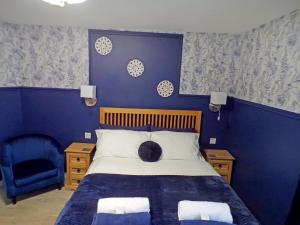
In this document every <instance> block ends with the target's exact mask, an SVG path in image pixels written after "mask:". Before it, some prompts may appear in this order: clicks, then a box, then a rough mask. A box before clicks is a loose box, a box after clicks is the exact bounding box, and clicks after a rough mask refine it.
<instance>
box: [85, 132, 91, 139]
mask: <svg viewBox="0 0 300 225" xmlns="http://www.w3.org/2000/svg"><path fill="white" fill-rule="evenodd" d="M84 138H85V139H92V134H91V132H85V133H84Z"/></svg>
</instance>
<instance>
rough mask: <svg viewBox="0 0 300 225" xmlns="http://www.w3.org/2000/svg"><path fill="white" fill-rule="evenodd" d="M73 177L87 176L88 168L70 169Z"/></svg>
mask: <svg viewBox="0 0 300 225" xmlns="http://www.w3.org/2000/svg"><path fill="white" fill-rule="evenodd" d="M70 172H71V176H73V175H83V176H84V175H85V173H86V168H76V167H70Z"/></svg>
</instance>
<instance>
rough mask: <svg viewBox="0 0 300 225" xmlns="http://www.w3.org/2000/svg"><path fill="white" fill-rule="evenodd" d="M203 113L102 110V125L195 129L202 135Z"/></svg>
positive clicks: (132, 109)
mask: <svg viewBox="0 0 300 225" xmlns="http://www.w3.org/2000/svg"><path fill="white" fill-rule="evenodd" d="M201 116H202V112H201V111H191V110H166V109H134V108H100V124H106V125H114V126H126V127H137V126H146V125H152V126H157V127H161V128H193V129H195V132H197V133H200V129H201Z"/></svg>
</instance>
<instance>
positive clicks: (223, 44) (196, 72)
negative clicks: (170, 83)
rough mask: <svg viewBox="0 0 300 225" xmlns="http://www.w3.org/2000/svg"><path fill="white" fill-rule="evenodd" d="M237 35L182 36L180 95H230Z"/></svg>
mask: <svg viewBox="0 0 300 225" xmlns="http://www.w3.org/2000/svg"><path fill="white" fill-rule="evenodd" d="M238 43H239V35H229V34H208V33H185V34H184V44H183V48H182V65H181V77H180V94H192V95H209V94H210V92H211V91H225V92H234V91H233V90H232V89H233V88H234V87H233V86H232V84H233V80H234V77H235V74H236V70H237V69H238V67H237V65H236V61H237V60H236V59H235V58H236V57H238V56H236V54H235V52H236V51H238V50H239V49H238Z"/></svg>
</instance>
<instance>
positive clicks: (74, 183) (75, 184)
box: [70, 178, 82, 186]
mask: <svg viewBox="0 0 300 225" xmlns="http://www.w3.org/2000/svg"><path fill="white" fill-rule="evenodd" d="M70 180H71V182H70V183H71V185H72V186H78V185H79V184H80V182H81V180H82V179H79V178H78V179H77V178H71V179H70Z"/></svg>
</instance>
